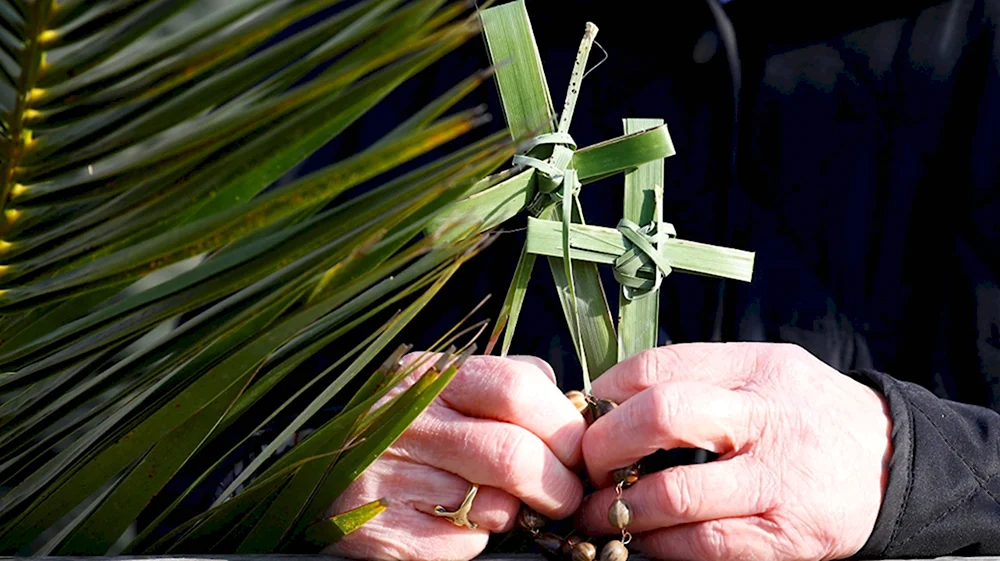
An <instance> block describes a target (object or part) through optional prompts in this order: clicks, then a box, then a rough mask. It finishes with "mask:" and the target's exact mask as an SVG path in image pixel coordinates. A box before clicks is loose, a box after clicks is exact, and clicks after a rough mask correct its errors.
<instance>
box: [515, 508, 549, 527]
mask: <svg viewBox="0 0 1000 561" xmlns="http://www.w3.org/2000/svg"><path fill="white" fill-rule="evenodd" d="M548 523H549V521H548V520H546V519H545V517H544V516H542V515H541V514H538V512H536V511H535V509H533V508H531V507H530V506H528V505H526V504H523V503H522V504H521V510H520V512H518V513H517V524H518V525H519V526H520V527H521V529H522V530H526V531H528V532H534V531H538V530H541V529H542V528H544V527H545V525H546V524H548Z"/></svg>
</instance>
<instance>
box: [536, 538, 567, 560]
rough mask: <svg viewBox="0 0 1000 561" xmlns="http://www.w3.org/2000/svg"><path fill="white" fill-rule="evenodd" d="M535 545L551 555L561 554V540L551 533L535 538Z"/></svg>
mask: <svg viewBox="0 0 1000 561" xmlns="http://www.w3.org/2000/svg"><path fill="white" fill-rule="evenodd" d="M535 543H536V544H538V547H539V548H540V549H541V550H542V551H546V552H548V553H551V554H553V555H557V554H562V551H561V549H562V546H563V539H562V538H561V537H559V536H558V535H556V534H553V533H552V532H544V533H541V534H538V535H537V536H535Z"/></svg>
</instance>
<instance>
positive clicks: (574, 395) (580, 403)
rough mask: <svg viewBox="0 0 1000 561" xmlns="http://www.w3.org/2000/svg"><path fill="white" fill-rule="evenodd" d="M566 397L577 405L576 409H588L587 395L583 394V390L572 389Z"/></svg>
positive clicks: (582, 410)
mask: <svg viewBox="0 0 1000 561" xmlns="http://www.w3.org/2000/svg"><path fill="white" fill-rule="evenodd" d="M566 399H568V400H569V402H570V403H572V404H573V407H576V410H577V411H579V412H580V413H583V412H584V411H586V410H587V396H585V395H583V392H581V391H577V390H572V391H568V392H566Z"/></svg>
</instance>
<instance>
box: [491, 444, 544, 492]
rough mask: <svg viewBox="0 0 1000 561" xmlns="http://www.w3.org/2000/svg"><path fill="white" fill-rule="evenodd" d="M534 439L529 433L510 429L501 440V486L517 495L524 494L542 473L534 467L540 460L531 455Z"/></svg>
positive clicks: (499, 463) (499, 476)
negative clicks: (536, 460)
mask: <svg viewBox="0 0 1000 561" xmlns="http://www.w3.org/2000/svg"><path fill="white" fill-rule="evenodd" d="M532 441H533V440H532V439H531V438H529V437H528V435H527V433H524V432H521V431H514V430H512V431H508V432H507V434H506V435H504V436H502V437H500V440H499V444H498V447H497V451H498V458H499V461H498V462H497V464H496V465H497V467H498V469H499V470H500V471H499V473H498V474H497V480H498V481H499V482H500V487H502V488H504V489H506V490H507V491H508V492H510V493H511V494H513V495H516V496H523V495H524V493H525V491H526V490H527V488H528V486H529V485H530V484H531V483H532V482H533V481H537V480H538V478H539V475H540V474H538V473H537V470H536V469H534V466H535V465H536V464H537V463H538V462H535V461H533V458H532V457H531V456H532V455H533V448H534V446H532Z"/></svg>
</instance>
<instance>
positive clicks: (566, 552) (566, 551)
mask: <svg viewBox="0 0 1000 561" xmlns="http://www.w3.org/2000/svg"><path fill="white" fill-rule="evenodd" d="M581 542H583V538H581V537H580V536H570V537H568V538H566V539H565V540H563V543H562V547H560V548H559V553H562V554H563V557H566V558H570V557H572V556H573V548H574V547H576V544H578V543H581Z"/></svg>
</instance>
